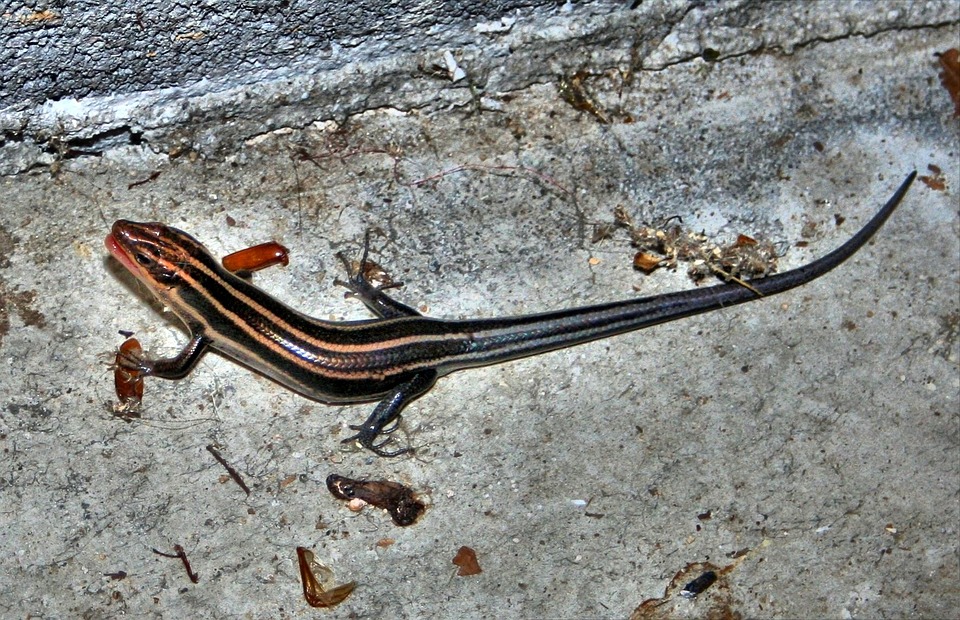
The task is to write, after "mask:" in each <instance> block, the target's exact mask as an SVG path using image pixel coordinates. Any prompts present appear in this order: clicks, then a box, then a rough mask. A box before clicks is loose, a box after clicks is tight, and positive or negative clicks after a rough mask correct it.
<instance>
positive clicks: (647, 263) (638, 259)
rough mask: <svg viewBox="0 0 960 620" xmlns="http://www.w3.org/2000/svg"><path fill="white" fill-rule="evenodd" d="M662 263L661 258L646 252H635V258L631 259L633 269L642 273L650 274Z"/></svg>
mask: <svg viewBox="0 0 960 620" xmlns="http://www.w3.org/2000/svg"><path fill="white" fill-rule="evenodd" d="M662 262H663V257H662V256H657V255H655V254H650V253H648V252H637V254H636V256H634V257H633V268H634V269H639V270H640V271H643V272H644V273H650V272H652V271H653V270H654V269H656V268H657V267H659V266H660V263H662Z"/></svg>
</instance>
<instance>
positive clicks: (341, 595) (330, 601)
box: [297, 547, 357, 607]
mask: <svg viewBox="0 0 960 620" xmlns="http://www.w3.org/2000/svg"><path fill="white" fill-rule="evenodd" d="M297 560H298V561H299V563H300V581H302V582H303V598H305V599H307V604H308V605H310V606H311V607H333V606H334V605H339V604H340V603H342V602H343V601H344V600H346V598H347V597H348V596H350V593H351V592H353V589H354V588H356V587H357V583H356V582H355V581H351V582H350V583H345V584H343V585H341V586H337V587H336V588H334V589H332V590H330V591H327V590H324V589H323V586H322V585H320V582H319V581H317V578H316V577H314V576H313V569H311V568H310V565H311V564H313V563H314V559H313V552H312V551H310V550H309V549H306V548H304V547H297Z"/></svg>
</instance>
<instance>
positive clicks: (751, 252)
mask: <svg viewBox="0 0 960 620" xmlns="http://www.w3.org/2000/svg"><path fill="white" fill-rule="evenodd" d="M613 218H614V221H613V223H612V224H609V223H603V224H599V225H598V226H597V227H596V229H595V231H594V235H593V241H594V242H595V243H596V242H597V241H600V240H602V239H609V238H610V237H611V236H612V235H613V230H614V229H616V228H623V229H626V230H627V232H628V233H629V235H630V242H631V244H632V245H633V246H634V247H635V248H637V249H638V252H637V253H636V255H635V256H634V258H633V267H634V269H637V270H638V271H643V272H644V273H646V274H650V273H653V272H654V271H656V270H657V269H659V268H661V267H666V268H668V269H676V267H677V265H678V264H679V263H688V264H689V267H688V268H687V273H688V274H689V276H690V278H691V279H692V280H693V281H694V282H697V283H700V282H702V281H703V280H704V279H706V278H708V277H710V276H715V277H717V278H719V279H721V280H723V281H725V282H737V283H740V284H742V285H744V286H746V287H747V288H750V286H749V285H748V284H746V282H744V280H745V279H746V280H748V279H752V278H761V277H764V276H767V275H770V274H771V273H774V272H775V271H776V270H777V252H776V249H775V247H774V245H773V244H772V243H770V242H761V241H757V240H756V239H753V238H752V237H748V236H747V235H742V234H741V235H738V236H737V240H736V241H734V242H733V243H732V244H729V245H725V246H722V245H717V244H715V243H712V242H711V241H710V239H709V238H708V237H707V236H706V235H704V234H702V233H695V232H692V231H689V230H685V229H684V227H683V226H682V223H681V222H680V221H679V218H670V219H669V220H667V221H666V222H664V223H663V225H661V226H647V225H643V224H636V223H635V222H634V221H633V218H632V217H630V215H629V214H628V213H627V211H626V209H624V208H623V207H622V206H618V207H617V208H616V209H614V212H613Z"/></svg>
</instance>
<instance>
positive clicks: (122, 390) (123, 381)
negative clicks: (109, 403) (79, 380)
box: [113, 338, 143, 413]
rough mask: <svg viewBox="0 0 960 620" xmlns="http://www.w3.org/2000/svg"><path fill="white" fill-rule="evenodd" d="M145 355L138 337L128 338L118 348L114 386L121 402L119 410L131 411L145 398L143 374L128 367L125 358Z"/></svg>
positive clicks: (114, 370) (137, 357)
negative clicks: (124, 362)
mask: <svg viewBox="0 0 960 620" xmlns="http://www.w3.org/2000/svg"><path fill="white" fill-rule="evenodd" d="M142 356H143V349H142V348H141V347H140V342H139V341H138V340H137V339H136V338H127V339H126V340H124V341H123V344H121V345H120V348H119V349H117V361H116V363H115V364H114V369H113V387H114V389H115V390H116V392H117V398H118V399H119V401H120V404H119V405H118V407H117V411H118V412H123V413H131V412H135V411H136V410H137V409H139V408H140V403H141V401H142V400H143V374H142V373H141V372H140V371H139V370H136V369H131V368H126V367H125V366H124V365H123V364H122V362H123V360H132V359H133V360H135V359H139V358H141V357H142Z"/></svg>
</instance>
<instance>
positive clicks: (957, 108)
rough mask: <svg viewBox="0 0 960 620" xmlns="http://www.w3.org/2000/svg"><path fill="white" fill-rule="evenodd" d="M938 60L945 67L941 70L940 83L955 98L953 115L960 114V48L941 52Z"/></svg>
mask: <svg viewBox="0 0 960 620" xmlns="http://www.w3.org/2000/svg"><path fill="white" fill-rule="evenodd" d="M937 60H939V61H940V66H941V67H942V68H943V71H941V72H940V83H941V84H943V87H944V88H945V89H947V93H948V94H949V95H950V99H952V100H953V105H954V112H953V115H954V116H960V50H958V49H957V48H955V47H952V48H950V49H948V50H947V51H945V52H944V53H942V54H939V55H938V58H937Z"/></svg>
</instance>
